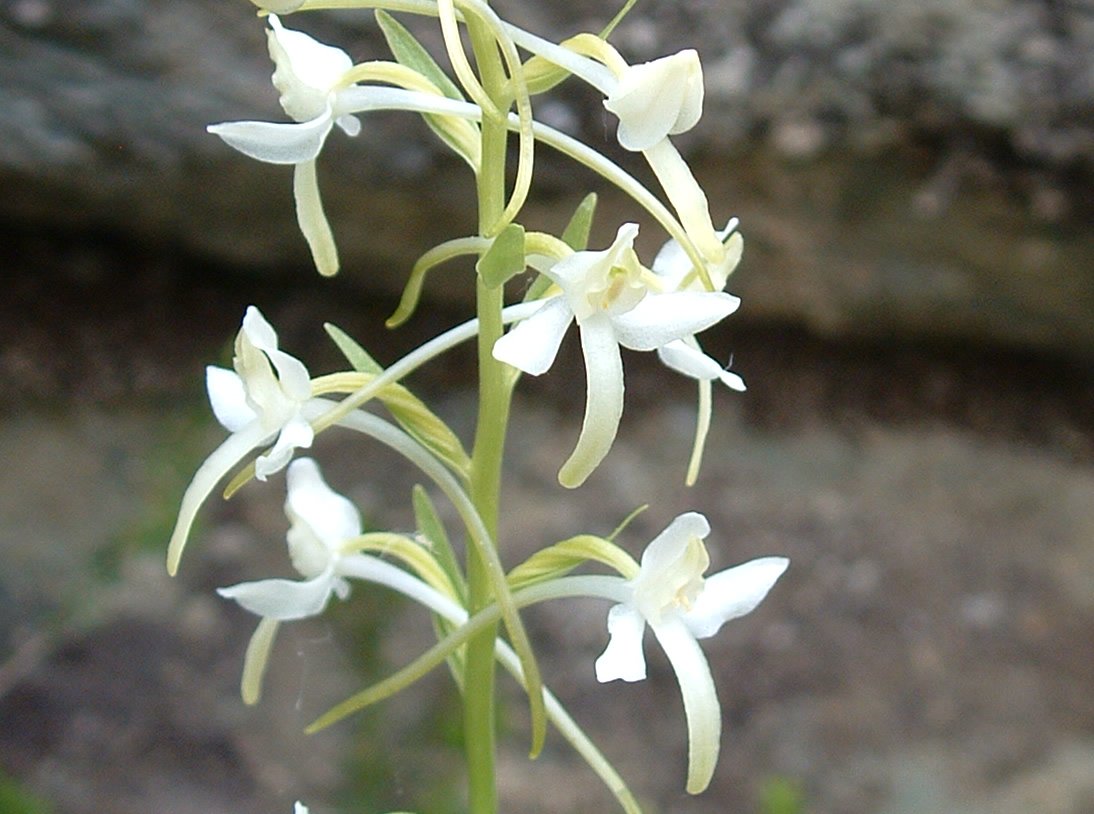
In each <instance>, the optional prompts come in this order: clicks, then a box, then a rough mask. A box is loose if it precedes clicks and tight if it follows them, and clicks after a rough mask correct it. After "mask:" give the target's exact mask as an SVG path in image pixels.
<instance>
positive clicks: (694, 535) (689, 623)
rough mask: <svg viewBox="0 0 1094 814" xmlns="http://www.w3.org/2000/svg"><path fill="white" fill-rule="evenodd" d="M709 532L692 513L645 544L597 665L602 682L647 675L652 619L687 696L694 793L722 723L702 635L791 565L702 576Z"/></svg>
mask: <svg viewBox="0 0 1094 814" xmlns="http://www.w3.org/2000/svg"><path fill="white" fill-rule="evenodd" d="M709 533H710V524H709V523H708V522H707V519H706V518H705V517H704V516H703V515H701V514H698V513H696V512H688V513H686V514H682V515H680V516H679V517H677V518H676V519H675V520H673V521H672V523H670V524H669V526H668V528H666V529H665V530H664V531H662V532H661V533H660V534H659V535H657V537H655V538H654V540H653V541H652V542H651V543H650V544H649V545H648V546H647V547H646V550H645V552H644V553H643V554H642V561H641V565H640V567H639V571H638V574H637V576H635V577H634V578H633V579H631V580H628V581H627V582H626V583H625V593H626V594H627V595H628V598H627V599H626V601H624V602H622V603H620V604H617V605H614V606H613V607H612V608H611V610H610V611H609V612H608V634H609V636H610V640H609V642H608V646H607V648H606V649H605V650H604V652H603V653H602V654H601V655H600V657H599V658H598V659H597V660H596V665H595V669H596V678H597V680H598V681H600V682H607V681H613V680H615V679H622V680H623V681H640V680H642V679H644V678H645V677H646V659H645V656H644V654H643V652H642V638H643V634H644V632H645V629H646V625H649V626H650V628H652V630H653V633H654V636H655V637H656V638H657V641H658V642H659V643H660V644H661V647H662V648H664V651H665V655H666V656H668V658H669V661H670V663H671V664H672V668H673V671H674V672H675V673H676V678H677V681H679V683H680V692H681V694H682V696H683V699H684V713H685V715H686V717H687V722H688V782H687V790H688V792H690V793H691V794H698V793H699V792H701V791H703V790H704V789H705V788H706V787H707V785H709V783H710V779H711V777H712V776H713V773H714V766H715V764H716V762H717V760H718V749H719V741H720V739H721V727H722V714H721V708H720V706H719V704H718V696H717V694H716V692H715V688H714V679H713V677H712V676H711V672H710V665H709V664H708V662H707V660H706V657H705V656H704V655H703V651H702V649H701V648H700V647H699V644H698V640H699V639H705V638H709V637H710V636H713V635H714V634H715V633H717V632H718V631H719V630H720V629H721V627H722V625H723V624H725V623H726V622H728V621H730V620H731V619H736V618H738V617H740V616H744V615H745V614H747V613H749V612H751V611H752V610H753V609H754V608H755V607H756V606H757V605H759V603H760V602H761V601H762V600H763V598H764V597H765V596H767V593H768V591H770V590H771V588H772V586H773V585H774V584H775V582H776V580H778V578H779V577H780V576H781V575H782V573H783V572H784V571H785V570H786V568H787V566H788V565H789V560H787V559H786V558H785V557H762V558H760V559H755V560H750V561H748V562H746V563H743V564H742V565H738V566H735V567H733V568H729V569H726V570H724V571H719V572H718V573H716V574H712V575H711V576H709V577H705V578H704V576H703V574H704V572H705V571H706V569H707V566H708V565H709V564H710V556H709V555H708V553H707V549H706V546H705V545H704V543H703V540H704V539H705V538H706V537H707V535H708V534H709Z"/></svg>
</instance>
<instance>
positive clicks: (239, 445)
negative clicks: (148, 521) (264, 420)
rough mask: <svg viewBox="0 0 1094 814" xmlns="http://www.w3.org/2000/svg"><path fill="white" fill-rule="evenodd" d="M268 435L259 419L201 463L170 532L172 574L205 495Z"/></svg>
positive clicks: (169, 571) (168, 565) (169, 566)
mask: <svg viewBox="0 0 1094 814" xmlns="http://www.w3.org/2000/svg"><path fill="white" fill-rule="evenodd" d="M267 436H268V433H267V432H266V431H265V430H263V429H262V427H261V426H260V425H258V424H257V423H256V424H252V425H249V426H247V427H245V428H244V429H243V430H241V431H239V432H234V433H232V434H231V435H229V436H228V438H227V439H225V441H224V443H222V444H221V445H220V446H219V447H217V448H216V449H215V450H213V452H212V454H211V455H210V456H209V457H208V458H206V459H205V460H204V461H203V462H202V464H201V466H199V467H198V471H197V472H195V473H194V478H193V480H191V481H190V485H189V486H187V487H186V491H185V492H184V493H183V495H182V501H181V503H180V505H179V516H178V519H177V520H176V521H175V529H174V531H173V532H172V533H171V542H170V543H169V544H168V546H167V572H168V573H169V574H172V575H173V574H174V573H175V572H176V571H178V567H179V559H180V558H181V557H182V550H183V548H185V546H186V538H187V537H189V535H190V527H191V526H192V525H193V524H194V518H195V517H196V516H197V512H198V509H199V508H201V504H202V503H204V502H205V498H207V497H208V496H209V493H210V492H212V491H213V489H214V488H215V487H216V485H217V483H219V482H220V480H221V478H223V477H224V476H225V475H227V474H228V473H229V472H231V471H232V468H233V467H234V466H235V465H236V464H238V463H239V462H240V461H241V460H242V459H243V457H244V456H245V455H246V454H247V453H248V452H250V451H251V450H252V449H254V448H255V447H256V446H258V445H259V444H261V443H262V441H263V440H264V439H265V438H266V437H267Z"/></svg>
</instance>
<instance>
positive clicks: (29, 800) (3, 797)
mask: <svg viewBox="0 0 1094 814" xmlns="http://www.w3.org/2000/svg"><path fill="white" fill-rule="evenodd" d="M0 811H2V812H4V814H52V812H53V807H52V806H50V805H49V803H47V802H46V801H45V800H43V799H42V798H40V797H37V796H36V795H34V794H31V793H30V792H29V791H27V790H26V789H24V788H23V787H22V786H21V785H20V784H19V783H18V782H16V781H15V780H14V779H12V778H10V777H8V776H7V775H5V774H0Z"/></svg>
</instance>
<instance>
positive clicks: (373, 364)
mask: <svg viewBox="0 0 1094 814" xmlns="http://www.w3.org/2000/svg"><path fill="white" fill-rule="evenodd" d="M323 329H324V330H326V332H327V336H329V337H330V338H331V339H333V340H334V344H335V345H337V346H338V350H340V351H342V355H343V356H345V357H346V361H347V362H349V363H350V365H351V366H352V367H353V369H354V370H356V371H358V372H359V373H371V374H373V375H374V376H379V375H380V374H381V373H383V372H384V369H383V368H382V367H380V364H379V363H378V362H377V361H376V360H375V359H373V358H372V356H371V355H370V354H369V352H368V351H367V350H365V349H364V348H362V347H361V346H360V345H358V344H357V341H356V340H355V339H353V337H351V336H350V335H349V334H347V333H346V332H345V331H343V330H342V329H341V328H339V327H338V326H337V325H334V324H332V323H330V322H327V323H325V324H324V325H323Z"/></svg>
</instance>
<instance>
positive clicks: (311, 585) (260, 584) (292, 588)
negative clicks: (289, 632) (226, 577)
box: [217, 569, 336, 622]
mask: <svg viewBox="0 0 1094 814" xmlns="http://www.w3.org/2000/svg"><path fill="white" fill-rule="evenodd" d="M335 580H336V577H335V576H334V569H328V570H327V571H325V572H324V573H322V574H320V575H319V576H318V577H316V578H315V579H309V580H303V581H297V580H292V579H263V580H258V581H257V582H241V583H239V584H238V585H232V586H230V587H228V588H217V593H218V594H220V595H221V596H223V597H224V598H225V599H234V600H235V601H236V602H238V603H239V604H240V606H242V607H243V608H244V609H245V610H249V611H250V612H251V613H255V614H258V615H259V616H265V617H267V618H269V619H278V620H280V621H282V622H286V621H289V620H292V619H306V618H308V617H309V616H316V615H317V614H319V613H320V612H322V610H323V608H325V607H326V606H327V602H328V601H329V600H330V596H331V594H332V593H333V592H334V583H335Z"/></svg>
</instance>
